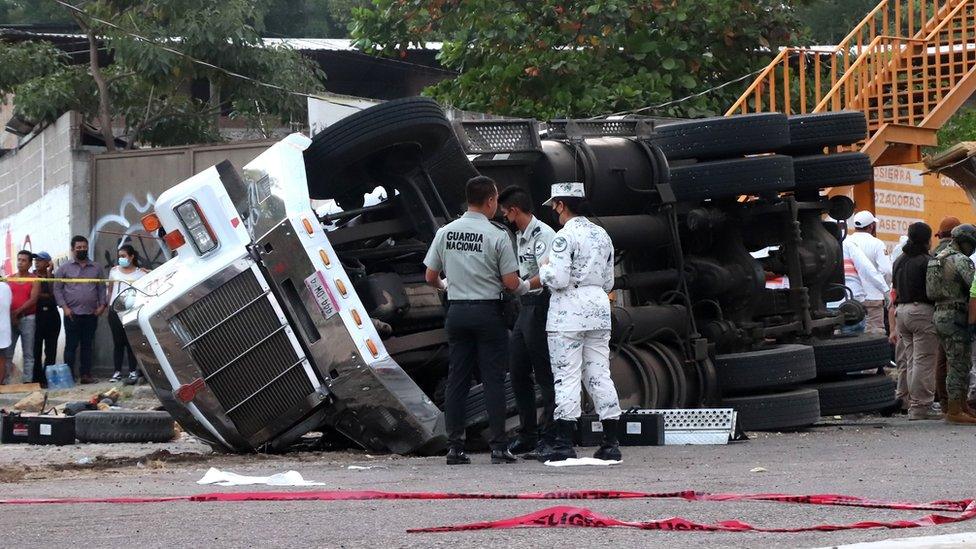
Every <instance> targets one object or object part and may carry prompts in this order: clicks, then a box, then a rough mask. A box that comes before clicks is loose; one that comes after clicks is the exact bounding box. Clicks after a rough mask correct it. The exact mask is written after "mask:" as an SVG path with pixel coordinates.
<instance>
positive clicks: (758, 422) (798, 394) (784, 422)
mask: <svg viewBox="0 0 976 549" xmlns="http://www.w3.org/2000/svg"><path fill="white" fill-rule="evenodd" d="M719 407H720V408H733V409H735V411H736V412H738V415H737V417H738V421H739V425H740V426H742V428H743V429H744V430H746V431H778V430H784V429H785V430H790V429H799V428H801V427H808V426H810V425H813V424H814V423H816V422H817V420H819V419H820V398H819V397H818V396H817V391H816V390H815V389H796V390H793V391H787V392H785V393H773V394H769V395H753V396H738V397H729V398H725V399H722V401H721V402H720V403H719Z"/></svg>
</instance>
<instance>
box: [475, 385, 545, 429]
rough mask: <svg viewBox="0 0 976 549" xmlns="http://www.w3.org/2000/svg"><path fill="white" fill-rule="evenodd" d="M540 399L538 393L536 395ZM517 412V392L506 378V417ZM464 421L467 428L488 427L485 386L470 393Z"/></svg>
mask: <svg viewBox="0 0 976 549" xmlns="http://www.w3.org/2000/svg"><path fill="white" fill-rule="evenodd" d="M536 398H538V392H537V393H536ZM515 412H517V408H516V406H515V390H514V389H512V380H511V378H509V377H508V376H505V415H506V417H507V416H509V415H512V414H513V413H515ZM464 421H465V424H466V425H467V427H468V428H469V429H470V428H472V427H484V426H486V425H488V409H487V407H486V406H485V385H484V384H483V383H479V384H477V385H475V386H473V387H471V390H470V391H469V392H468V400H467V402H466V403H465V405H464Z"/></svg>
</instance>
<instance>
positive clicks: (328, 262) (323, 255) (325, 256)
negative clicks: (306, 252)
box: [319, 250, 332, 267]
mask: <svg viewBox="0 0 976 549" xmlns="http://www.w3.org/2000/svg"><path fill="white" fill-rule="evenodd" d="M319 257H321V258H322V263H325V266H326V267H331V266H332V260H331V259H329V254H327V253H325V250H319Z"/></svg>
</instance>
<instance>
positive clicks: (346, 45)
mask: <svg viewBox="0 0 976 549" xmlns="http://www.w3.org/2000/svg"><path fill="white" fill-rule="evenodd" d="M5 32H9V33H10V34H15V35H18V34H19V35H29V36H35V37H38V38H77V39H79V40H86V39H87V36H86V35H84V34H65V33H59V32H35V31H27V30H23V29H17V28H9V27H7V28H5V27H3V26H0V35H2V34H4V33H5ZM262 41H263V42H264V45H265V46H287V47H290V48H294V49H296V50H309V51H312V50H326V51H359V50H357V49H356V47H355V46H353V44H352V43H353V41H352V40H351V39H349V38H264V39H262ZM409 49H412V50H433V51H437V50H440V49H441V42H427V43H426V44H425V47H423V48H409Z"/></svg>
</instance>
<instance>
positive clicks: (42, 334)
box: [33, 305, 61, 387]
mask: <svg viewBox="0 0 976 549" xmlns="http://www.w3.org/2000/svg"><path fill="white" fill-rule="evenodd" d="M34 322H35V325H34V372H33V381H34V383H40V384H41V385H43V386H45V387H46V386H47V374H46V373H45V370H44V367H45V366H50V365H52V364H55V363H57V360H58V359H57V353H58V336H60V335H61V315H60V314H59V313H58V308H57V306H56V305H38V306H37V315H36V316H35V320H34ZM42 352H43V355H42V354H41V353H42Z"/></svg>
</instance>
